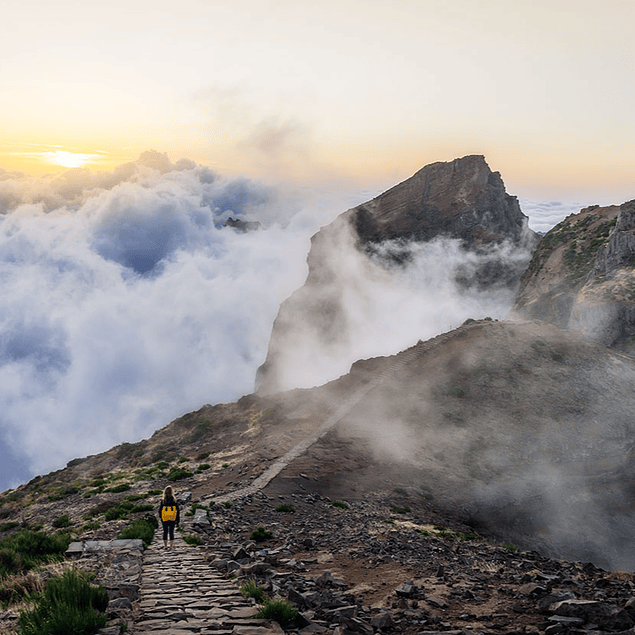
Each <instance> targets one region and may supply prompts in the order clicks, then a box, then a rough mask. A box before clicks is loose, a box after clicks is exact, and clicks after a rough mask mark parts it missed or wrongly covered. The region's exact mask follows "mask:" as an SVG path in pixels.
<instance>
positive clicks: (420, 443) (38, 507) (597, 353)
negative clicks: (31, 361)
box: [0, 320, 635, 635]
mask: <svg viewBox="0 0 635 635" xmlns="http://www.w3.org/2000/svg"><path fill="white" fill-rule="evenodd" d="M634 378H635V360H634V359H633V358H631V357H629V356H626V355H623V354H620V353H617V352H615V351H612V350H610V349H608V348H606V347H603V346H601V345H599V344H596V343H593V342H589V341H588V340H585V339H583V338H581V337H580V336H577V335H575V334H572V333H567V332H565V331H562V330H559V329H557V328H556V327H553V326H551V325H548V324H545V323H541V322H496V321H492V320H482V321H473V320H472V321H468V322H467V323H466V324H464V325H463V326H462V327H460V328H458V329H456V330H454V331H452V332H449V333H446V334H443V335H440V336H438V337H437V338H434V339H433V340H429V341H427V342H419V343H418V344H417V345H415V346H413V347H412V348H410V349H408V350H406V351H403V352H401V353H399V354H398V355H395V356H391V357H383V358H375V359H369V360H364V361H360V362H358V363H356V364H354V365H353V367H352V368H351V372H350V373H348V374H347V375H345V376H342V377H341V378H339V379H337V380H335V381H333V382H331V383H329V384H327V385H325V386H321V387H319V388H315V389H310V390H294V391H289V392H286V393H279V394H276V395H270V396H267V397H262V396H258V395H247V396H245V397H243V398H242V399H240V400H239V401H238V402H236V403H231V404H219V405H216V406H205V407H204V408H202V409H201V410H199V411H198V412H194V413H189V414H187V415H185V416H183V417H181V418H179V419H177V420H175V421H173V422H172V423H170V424H169V425H167V426H166V427H165V428H163V429H161V430H159V431H157V432H156V433H155V434H154V435H153V436H152V437H151V438H150V439H147V440H144V441H140V442H138V443H133V444H122V445H120V446H117V447H115V448H112V449H111V450H109V451H108V452H105V453H102V454H99V455H95V456H90V457H85V458H78V459H76V460H74V461H71V462H70V463H69V464H68V466H67V467H66V468H64V469H62V470H59V471H57V472H53V473H51V474H48V475H45V476H41V477H37V478H35V479H33V480H32V481H31V482H30V483H28V484H25V485H23V486H21V487H19V488H18V489H17V490H15V491H9V492H4V493H3V494H2V495H0V517H1V519H2V523H1V524H0V532H1V533H0V537H4V536H8V535H11V534H12V533H14V532H16V531H17V530H18V529H19V528H21V527H22V528H24V527H30V528H38V527H41V528H43V529H44V530H45V531H47V532H53V531H55V526H56V524H57V525H59V519H60V517H63V516H64V515H68V522H67V524H68V525H69V527H68V529H70V530H71V531H72V534H73V538H74V539H80V540H84V541H86V540H110V539H112V538H114V537H116V536H117V535H118V534H119V532H120V531H121V529H122V528H124V527H126V526H127V525H128V524H129V523H130V522H131V521H132V520H134V519H135V518H139V517H141V516H142V515H143V514H144V513H147V510H150V511H151V510H152V509H154V507H155V505H156V504H157V497H158V494H159V493H160V491H161V490H162V488H163V487H164V486H165V485H167V484H169V483H172V484H174V485H175V486H176V488H177V491H180V492H189V493H190V494H188V495H187V496H188V498H189V501H190V502H191V503H196V504H197V505H202V506H205V507H209V509H210V518H211V521H212V528H211V529H209V530H208V531H206V530H205V529H204V528H203V532H204V533H203V537H204V544H206V545H207V547H204V548H207V549H208V550H209V553H210V554H211V555H210V558H215V559H218V558H219V557H221V560H219V562H221V561H226V560H222V558H225V559H226V558H227V557H230V556H231V554H229V555H223V554H226V553H227V550H228V549H229V546H228V545H234V546H233V547H231V549H238V547H240V545H241V544H242V543H244V544H248V539H249V535H250V532H251V531H252V530H253V529H254V528H255V527H256V526H258V525H262V526H266V527H268V528H269V527H270V528H272V529H273V530H274V533H275V536H276V538H275V539H274V540H273V542H272V545H271V546H270V547H269V549H270V550H271V553H272V554H277V553H279V552H280V550H281V549H282V550H283V552H284V553H285V554H288V557H287V558H284V559H281V558H280V556H275V555H271V556H267V558H266V561H267V562H269V563H270V564H271V563H273V564H275V566H276V568H277V570H279V571H281V572H283V573H281V574H278V575H284V576H286V577H285V578H284V579H285V580H287V583H286V585H285V591H284V592H285V594H288V596H289V598H290V599H292V600H293V601H294V602H295V603H296V604H297V605H299V606H301V607H304V608H305V609H307V605H306V602H309V607H310V605H311V602H313V600H307V599H306V598H308V597H309V596H310V593H309V591H310V590H311V588H312V585H314V582H311V580H315V579H317V578H319V577H320V576H323V575H325V574H331V573H333V574H334V575H336V576H338V577H340V578H342V579H343V580H344V581H345V584H346V588H348V589H349V591H350V592H348V593H347V594H345V595H343V596H342V599H341V600H337V601H338V602H340V604H339V605H340V606H341V602H342V601H345V602H348V603H349V604H350V603H351V602H354V603H355V602H356V603H358V605H359V606H360V607H362V605H366V604H367V605H369V607H370V608H369V609H368V611H366V610H361V609H360V613H359V615H358V617H359V618H360V619H361V620H362V621H361V623H362V625H363V624H370V620H371V617H373V616H375V617H376V619H377V620H379V619H380V617H377V615H384V613H389V614H390V617H389V618H385V619H389V622H388V623H389V624H390V625H391V626H390V627H389V630H390V631H391V632H395V633H403V634H404V635H414V634H415V633H419V632H421V625H423V624H427V625H429V626H431V627H432V628H441V629H442V630H447V629H448V628H451V627H453V628H457V627H458V628H464V627H469V628H476V629H477V630H478V629H482V628H483V627H486V628H489V629H493V630H500V629H503V630H505V632H510V633H511V632H525V631H526V630H527V629H529V630H527V632H530V631H532V629H533V632H535V633H537V632H541V631H544V630H545V629H547V628H548V627H553V626H554V623H555V624H560V623H561V621H562V618H561V617H559V616H555V617H553V618H552V619H553V620H555V622H553V621H551V622H550V621H549V619H550V618H549V615H550V612H549V610H548V609H549V607H550V606H551V605H552V604H553V603H554V602H556V601H557V600H567V601H571V598H576V600H575V602H578V600H584V601H585V602H591V601H592V603H595V604H593V607H594V609H593V610H594V611H595V613H593V615H594V617H593V618H591V617H590V615H591V614H588V615H587V614H581V613H580V611H582V610H583V609H582V608H580V606H583V607H586V608H584V611H587V610H591V609H590V608H589V607H590V606H591V605H590V604H585V603H584V602H583V603H582V604H581V605H578V604H575V602H574V604H575V606H572V607H568V608H567V610H570V611H572V613H570V614H569V613H568V614H567V615H574V616H576V617H575V623H576V624H583V623H584V622H585V621H586V622H588V621H589V619H592V620H595V621H596V627H597V621H598V620H599V623H601V624H602V627H601V628H602V629H603V632H615V631H620V630H624V628H625V627H630V625H631V624H632V623H633V619H631V617H629V615H630V613H628V612H625V607H626V605H627V600H628V599H629V597H630V595H631V594H632V588H633V584H632V581H631V580H632V575H630V574H620V575H619V576H614V577H611V576H608V575H607V574H606V572H605V571H603V570H602V569H613V570H615V569H628V570H632V568H633V566H634V562H633V556H632V554H633V546H634V545H633V534H632V530H631V527H632V525H633V513H632V509H633V502H634V500H633V497H634V495H635V483H634V481H633V476H632V474H633V469H632V468H633V465H632V458H631V455H632V449H631V441H630V439H632V437H633V425H634V424H633V419H632V416H631V413H632V411H633V407H634V406H635V403H633V402H634V401H635V397H634V395H633V391H632V385H633V379H634ZM223 501H225V502H226V504H225V505H223V504H220V503H222V502H223ZM227 501H233V506H232V504H230V503H229V502H227ZM331 501H346V506H348V511H346V510H345V509H344V510H342V509H340V510H339V511H338V510H337V509H334V508H333V506H332V505H331ZM214 502H215V503H216V505H214ZM280 503H284V504H285V505H286V506H287V507H293V508H294V511H295V513H292V514H279V513H276V511H275V508H276V506H277V505H279V504H280ZM126 506H127V507H126ZM186 509H187V507H185V508H184V511H185V510H186ZM338 514H339V515H338ZM186 522H187V524H188V527H189V528H190V530H191V528H192V525H191V520H188V521H186ZM197 531H201V530H200V529H198V530H197ZM245 541H247V543H245ZM503 544H506V545H507V546H506V547H504V548H501V545H503ZM222 545H225V546H224V547H223V546H222ZM276 545H277V547H276ZM511 545H513V548H512V546H511ZM516 548H521V549H530V550H532V551H531V553H523V554H517V551H516ZM259 553H261V555H260V556H258V555H257V554H256V553H255V552H254V553H253V555H252V556H251V557H252V559H255V562H259V561H260V560H259V558H260V559H262V553H268V552H259ZM538 554H541V555H538ZM554 558H556V559H554ZM558 558H564V559H565V560H568V561H569V562H572V563H575V562H576V561H577V562H580V561H581V562H589V561H590V562H593V563H594V564H595V565H596V566H595V567H594V566H593V565H591V564H588V565H585V566H584V567H583V566H582V565H581V564H567V563H566V562H563V561H562V560H560V559H558ZM298 562H301V564H299V565H298V564H294V563H298ZM289 563H290V564H289ZM258 566H260V565H258ZM596 567H601V569H598V568H596ZM254 570H256V569H254ZM258 570H259V571H260V570H262V571H268V569H267V568H266V567H265V568H264V569H263V567H260V569H258ZM285 571H286V573H284V572H285ZM263 576H264V577H263ZM289 576H290V577H289ZM620 576H621V577H620ZM259 579H260V580H261V581H262V583H263V584H266V585H269V586H271V585H273V587H276V585H277V584H278V582H275V581H273V580H270V579H269V578H267V574H265V573H263V574H262V575H261V577H260V578H259ZM409 583H412V586H408V584H409ZM600 586H601V587H602V588H603V589H605V590H607V591H608V590H610V593H608V592H607V591H602V592H601V593H600V592H599V591H598V589H599V588H600ZM456 589H459V591H457V590H456ZM457 593H458V595H457ZM600 596H601V599H602V601H601V602H600V603H599V604H598V601H599V600H598V598H600ZM311 597H312V596H311ZM329 597H330V596H329ZM302 598H305V599H302ZM344 598H345V599H344ZM478 598H480V599H478ZM319 602H322V604H320V603H319ZM319 602H318V604H317V605H315V606H313V608H312V609H311V611H310V615H314V616H316V617H317V618H319V619H320V620H321V623H324V624H327V623H330V622H329V620H331V621H332V620H334V619H336V618H335V617H334V614H333V613H332V612H330V610H327V608H328V604H323V602H324V600H320V601H319ZM607 602H608V604H606V603H607ZM298 603H299V604H298ZM335 606H338V604H336V605H335ZM629 606H630V605H629ZM135 610H136V609H135ZM629 610H630V609H629ZM576 611H577V613H576ZM598 611H600V612H601V611H604V612H605V613H606V611H608V613H606V615H604V613H602V615H604V617H602V615H600V614H599V613H597V612H598ZM7 615H9V617H7V619H9V622H10V613H9V614H7ZM585 616H586V617H585ZM607 616H608V617H607ZM129 617H130V619H133V618H134V614H133V613H131V614H130V615H129ZM384 617H385V616H384ZM633 617H634V618H635V615H634V616H633ZM362 618H363V619H362ZM381 619H384V618H383V617H382V618H381ZM558 620H560V622H559V621H558ZM1 622H2V620H1V619H0V623H1ZM355 624H357V626H356V628H357V629H358V630H359V629H361V631H360V632H366V631H364V630H363V628H362V626H359V619H357V621H356V622H355ZM439 624H444V625H446V626H438V625H439ZM364 628H366V627H364ZM552 631H553V629H552ZM552 631H549V632H552ZM330 632H331V635H335V634H336V633H337V631H330ZM353 632H357V631H355V629H354V630H353ZM435 632H436V631H435ZM553 632H555V631H553ZM569 632H573V631H569ZM263 635H264V632H263Z"/></svg>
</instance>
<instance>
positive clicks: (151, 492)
mask: <svg viewBox="0 0 635 635" xmlns="http://www.w3.org/2000/svg"><path fill="white" fill-rule="evenodd" d="M148 494H149V495H150V496H160V495H161V494H163V491H162V490H160V489H150V490H148Z"/></svg>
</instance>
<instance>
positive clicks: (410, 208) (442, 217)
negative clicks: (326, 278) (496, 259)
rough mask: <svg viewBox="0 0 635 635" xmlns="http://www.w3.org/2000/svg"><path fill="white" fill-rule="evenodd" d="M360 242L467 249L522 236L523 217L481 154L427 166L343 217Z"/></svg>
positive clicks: (514, 199) (524, 221)
mask: <svg viewBox="0 0 635 635" xmlns="http://www.w3.org/2000/svg"><path fill="white" fill-rule="evenodd" d="M342 216H343V218H346V219H347V220H349V222H351V223H352V224H353V226H354V227H355V229H356V232H357V236H358V238H359V241H360V242H361V243H373V242H383V241H385V240H394V239H400V240H414V241H418V242H422V241H428V240H431V239H432V238H434V237H435V236H438V235H446V236H452V237H457V238H461V239H463V240H464V241H466V243H467V244H468V245H479V244H487V243H491V242H500V241H503V240H511V241H513V242H520V241H521V240H523V239H524V238H525V237H526V232H527V217H526V216H525V215H524V214H523V213H522V211H521V209H520V206H519V204H518V200H517V198H516V197H515V196H510V195H509V194H507V193H506V191H505V185H504V183H503V180H502V178H501V175H500V173H499V172H492V171H491V170H490V168H489V166H488V165H487V163H486V161H485V157H483V156H481V155H471V156H466V157H463V158H460V159H456V160H454V161H450V162H437V163H431V164H430V165H427V166H425V167H424V168H422V169H421V170H419V171H418V172H417V173H416V174H414V175H413V176H412V177H410V178H409V179H407V180H406V181H404V182H403V183H400V184H399V185H396V186H394V187H392V188H391V189H389V190H388V191H386V192H384V193H383V194H380V195H379V196H377V197H376V198H374V199H373V200H372V201H369V202H367V203H363V204H362V205H359V206H357V207H355V208H353V209H352V210H349V211H348V212H346V213H345V214H343V215H342Z"/></svg>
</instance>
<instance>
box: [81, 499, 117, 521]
mask: <svg viewBox="0 0 635 635" xmlns="http://www.w3.org/2000/svg"><path fill="white" fill-rule="evenodd" d="M113 507H117V503H116V502H115V501H103V502H101V503H98V504H97V505H95V506H94V507H92V508H91V509H89V510H88V512H87V513H86V515H85V516H84V518H85V519H86V520H88V519H89V518H93V517H94V516H99V515H101V514H105V513H106V512H107V511H108V510H109V509H112V508H113Z"/></svg>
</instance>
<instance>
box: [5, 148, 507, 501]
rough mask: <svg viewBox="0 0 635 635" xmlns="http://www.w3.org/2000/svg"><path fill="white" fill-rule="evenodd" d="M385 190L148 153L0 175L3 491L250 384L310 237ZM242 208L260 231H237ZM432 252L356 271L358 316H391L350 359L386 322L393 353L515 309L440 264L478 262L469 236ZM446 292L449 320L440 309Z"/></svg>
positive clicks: (366, 343) (299, 276) (358, 349)
mask: <svg viewBox="0 0 635 635" xmlns="http://www.w3.org/2000/svg"><path fill="white" fill-rule="evenodd" d="M377 193H378V192H374V193H372V194H371V195H370V196H369V195H368V193H364V194H360V193H359V192H356V193H354V192H331V193H328V194H327V193H324V192H321V193H320V192H318V193H317V194H316V193H313V194H310V195H308V196H304V197H303V196H300V195H298V194H297V190H295V191H294V190H292V189H291V188H285V187H284V186H272V185H267V184H264V183H259V182H256V181H253V180H250V179H248V178H244V177H243V178H234V179H225V178H222V177H221V176H220V175H219V174H217V173H216V172H214V171H213V170H211V169H210V168H208V167H206V166H201V165H197V164H195V163H194V162H192V161H190V160H188V159H181V160H179V161H176V162H175V163H172V162H171V161H170V160H169V159H168V158H167V156H166V155H164V154H161V153H158V152H151V151H150V152H146V153H144V154H143V155H142V156H141V157H140V159H139V160H138V161H137V162H134V163H128V164H125V165H122V166H119V167H118V168H116V169H115V170H113V171H112V172H104V173H92V172H90V170H88V169H86V168H76V169H72V170H68V171H66V172H63V173H62V174H60V175H56V176H53V177H49V178H45V179H36V178H32V177H27V176H24V175H21V174H16V173H9V172H5V171H0V297H2V303H0V453H1V454H2V456H3V458H4V459H5V460H4V462H3V463H4V465H3V468H2V473H0V490H3V489H5V488H6V487H9V486H12V485H15V484H17V483H19V482H21V481H23V480H25V479H28V478H30V476H32V475H34V474H35V473H42V472H46V471H49V470H51V469H56V468H59V467H61V466H63V465H64V464H65V463H66V462H67V461H68V460H70V459H72V458H75V457H77V456H83V455H86V454H92V453H95V452H99V451H102V450H105V449H108V448H109V447H112V446H113V445H116V444H118V443H121V442H123V441H136V440H139V439H140V438H143V437H147V436H149V435H150V434H151V433H152V432H153V431H154V430H156V429H157V428H158V427H160V426H162V425H165V424H166V423H168V422H169V421H170V420H172V419H173V418H175V417H177V416H179V415H181V414H183V413H184V412H187V411H190V410H193V409H196V408H198V407H200V406H201V405H203V404H205V403H218V402H223V401H233V400H235V399H237V398H238V397H240V396H241V395H243V394H246V393H249V392H251V391H252V390H253V383H254V377H255V372H256V369H257V367H258V366H259V365H260V364H261V363H262V362H263V360H264V358H265V354H266V349H267V344H268V340H269V335H270V332H271V325H272V323H273V320H274V318H275V316H276V313H277V310H278V306H279V305H280V303H281V302H282V301H283V300H284V299H285V298H287V297H288V296H289V295H290V294H291V293H292V292H293V291H294V290H295V289H296V288H298V287H299V286H301V285H302V283H303V282H304V279H305V277H306V273H307V269H306V255H307V252H308V249H309V239H310V236H311V235H312V234H314V233H315V232H316V231H317V230H318V228H319V226H320V224H324V223H326V222H330V221H331V220H332V219H333V218H334V217H335V216H337V215H338V214H339V213H341V212H343V211H345V210H346V209H347V208H348V207H351V206H352V205H353V204H358V203H360V202H362V201H363V200H366V199H368V198H370V197H371V196H372V195H374V194H377ZM360 196H362V198H360ZM230 217H232V218H237V219H241V220H245V221H258V222H259V223H260V228H259V229H258V230H257V231H251V232H240V231H237V230H235V229H232V228H230V227H225V226H224V225H225V223H226V221H227V220H228V218H230ZM418 249H419V252H417V254H416V257H415V258H414V259H413V265H412V266H411V267H408V269H407V270H406V271H400V272H399V278H394V277H393V278H391V279H390V280H382V276H383V275H384V274H383V273H378V272H375V274H376V276H375V279H374V283H373V284H370V285H369V286H368V287H364V285H366V283H367V280H366V279H365V278H364V277H363V276H362V277H361V278H359V277H356V278H355V279H354V280H353V283H354V286H353V287H351V288H350V290H351V291H354V290H355V289H357V291H356V292H359V295H361V297H362V299H363V303H362V302H360V301H359V298H358V297H356V295H355V293H352V294H351V311H352V313H353V314H355V315H358V317H359V318H360V319H361V318H363V317H364V315H365V314H366V311H365V309H364V306H366V307H373V306H375V305H376V299H377V298H378V297H379V295H384V294H385V293H387V292H389V293H390V296H389V299H390V305H389V307H390V311H389V312H383V313H381V312H380V313H379V314H376V315H375V318H374V321H373V323H372V324H370V325H369V326H368V327H366V328H365V330H363V331H362V330H360V331H359V333H357V334H356V337H357V340H358V341H357V342H352V343H351V345H350V350H349V353H348V354H349V355H350V358H351V360H354V359H356V358H358V357H361V356H366V355H372V354H376V352H377V347H375V348H373V344H372V341H373V338H375V339H377V340H379V339H380V338H379V337H378V333H379V334H381V339H382V340H383V344H384V345H385V350H384V352H386V353H391V352H397V351H396V350H394V351H393V350H392V348H393V347H394V346H398V347H402V346H407V345H409V344H411V343H414V342H416V341H417V340H418V339H420V338H422V337H423V338H425V337H430V336H432V335H434V334H436V333H438V332H440V331H442V330H447V329H449V328H452V327H453V326H457V325H458V324H460V323H461V322H462V321H463V320H464V319H466V318H467V317H478V316H479V315H492V317H504V314H505V311H506V307H507V299H504V301H503V302H502V303H501V302H499V300H500V299H499V298H496V299H494V300H493V298H492V297H488V298H486V299H483V298H469V299H466V298H465V297H461V296H460V295H459V294H458V291H457V289H456V288H454V287H453V286H452V282H451V280H450V276H449V275H444V276H440V275H438V276H437V275H436V274H435V273H434V270H433V269H431V266H432V263H435V266H436V267H439V268H440V269H443V268H444V265H443V260H442V259H443V258H444V257H450V256H451V257H452V258H453V263H454V264H453V266H460V265H462V266H466V262H467V261H465V257H464V256H463V255H461V254H460V253H458V252H457V250H456V245H451V244H446V245H445V246H439V245H438V244H435V245H431V246H430V247H429V248H428V249H426V247H424V246H421V247H420V248H418ZM464 261H465V262H464ZM467 264H469V262H467ZM450 270H451V269H448V271H450ZM355 285H356V286H355ZM359 285H362V287H360V286H359ZM439 298H442V300H443V302H441V303H439V304H440V306H441V307H442V308H443V307H445V309H444V312H445V315H443V316H442V318H443V319H440V318H439V312H438V311H437V313H436V314H433V313H429V312H428V311H427V310H426V307H427V306H429V305H430V304H431V303H432V302H437V301H438V299H439ZM493 301H494V304H492V303H493ZM400 307H401V308H400ZM404 307H405V308H404ZM356 311H357V312H358V314H356V313H355V312H356ZM360 311H361V312H360ZM396 313H399V314H400V315H401V316H403V318H404V319H403V320H401V321H398V322H395V319H393V316H394V315H395V314H396ZM406 318H407V319H406ZM389 329H394V330H392V331H390V332H389ZM346 363H347V364H348V362H346ZM323 370H324V375H323V376H324V377H325V378H326V379H328V378H330V377H331V376H333V375H332V373H333V372H337V374H340V373H341V372H346V370H347V369H346V368H343V369H340V368H337V369H336V370H335V371H334V370H333V369H329V368H326V369H323Z"/></svg>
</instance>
